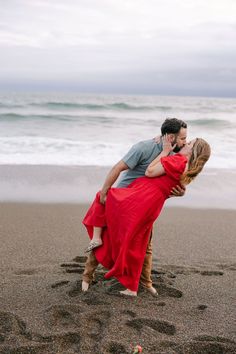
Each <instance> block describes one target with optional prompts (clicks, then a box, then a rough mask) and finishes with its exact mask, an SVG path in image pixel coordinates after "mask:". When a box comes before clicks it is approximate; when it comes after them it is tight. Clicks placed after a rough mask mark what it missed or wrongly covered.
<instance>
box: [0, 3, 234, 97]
mask: <svg viewBox="0 0 236 354" xmlns="http://www.w3.org/2000/svg"><path fill="white" fill-rule="evenodd" d="M0 89H1V90H4V89H7V90H8V89H22V90H31V89H38V90H43V89H47V90H57V89H58V90H64V91H65V90H78V91H80V92H111V93H131V94H132V93H134V94H135V93H140V94H172V95H175V94H176V95H201V96H205V95H206V96H230V97H236V1H235V0H7V1H6V0H0Z"/></svg>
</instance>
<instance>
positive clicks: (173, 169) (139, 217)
mask: <svg viewBox="0 0 236 354" xmlns="http://www.w3.org/2000/svg"><path fill="white" fill-rule="evenodd" d="M186 162H187V159H186V157H185V156H183V155H181V154H175V155H172V156H167V157H163V158H162V159H161V163H162V165H163V167H164V169H165V174H164V175H162V176H159V177H154V178H149V177H140V178H137V179H136V180H135V181H133V182H132V183H131V184H130V185H129V186H128V187H127V188H111V189H110V190H109V192H108V193H107V200H106V204H105V206H104V205H103V204H101V203H100V201H99V200H100V199H99V196H100V193H99V192H98V193H97V195H96V198H95V200H94V202H93V204H92V205H91V207H90V208H89V210H88V212H87V214H86V216H85V218H84V220H83V224H84V225H85V226H86V228H87V231H88V235H89V237H90V239H91V238H92V236H93V227H94V226H97V227H103V233H102V240H103V245H102V246H101V247H98V248H97V249H94V250H93V252H94V254H95V257H96V259H97V260H98V262H99V263H101V264H102V265H103V266H104V267H105V268H107V269H109V271H108V272H107V273H106V275H105V278H110V277H115V278H116V279H118V280H119V282H120V283H121V284H123V285H124V286H125V287H126V288H128V289H130V290H133V291H137V289H138V285H139V279H140V275H141V271H142V266H143V261H144V257H145V253H146V249H147V244H148V240H149V236H150V233H151V230H152V227H153V223H154V221H155V220H156V219H157V217H158V215H159V214H160V212H161V209H162V207H163V204H164V202H165V200H166V199H167V198H168V197H169V195H170V192H171V189H172V188H173V187H175V186H176V185H177V184H178V183H179V181H180V176H181V174H182V173H183V172H184V170H185V166H186Z"/></svg>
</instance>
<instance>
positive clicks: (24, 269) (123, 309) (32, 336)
mask: <svg viewBox="0 0 236 354" xmlns="http://www.w3.org/2000/svg"><path fill="white" fill-rule="evenodd" d="M86 209H87V206H86V205H83V204H63V203H60V204H30V203H28V204H27V203H2V204H0V231H1V232H0V241H1V248H0V267H1V273H0V287H1V292H0V304H1V305H0V306H1V307H0V353H4V354H15V353H17V354H25V353H27V354H28V353H33V354H44V353H45V354H49V353H50V354H54V353H55V354H56V353H58V354H67V353H68V354H71V353H83V354H84V353H101V354H106V353H122V354H125V353H132V348H133V347H134V346H135V345H137V344H139V345H141V346H142V348H143V353H153V354H154V353H168V354H172V353H182V354H193V353H194V354H200V353H201V354H202V353H235V352H236V338H235V332H236V331H235V329H236V328H235V280H236V276H235V270H236V263H235V259H236V257H235V230H236V211H235V210H220V209H218V210H217V209H190V208H189V209H184V208H171V207H169V208H166V209H165V210H164V211H163V213H162V215H161V217H160V218H159V219H158V221H157V223H156V225H155V232H154V240H153V254H154V259H153V273H152V276H153V282H154V286H155V287H156V288H157V290H158V293H159V295H158V296H157V297H153V296H151V295H150V294H149V293H147V292H146V291H145V290H143V289H140V291H139V294H138V297H137V298H126V297H122V296H121V295H119V289H121V286H120V285H119V284H118V283H117V282H116V281H115V280H110V281H104V279H103V274H104V271H105V270H104V269H102V268H99V269H98V271H97V277H96V282H94V284H93V285H92V286H91V288H90V290H89V291H88V292H87V293H86V294H84V293H82V292H81V274H82V271H83V267H84V262H85V257H84V253H83V250H84V248H85V246H86V245H87V242H88V240H87V236H86V233H85V230H84V228H83V226H82V225H81V219H82V217H83V215H84V213H85V211H86Z"/></svg>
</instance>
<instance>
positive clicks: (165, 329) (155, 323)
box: [126, 318, 176, 335]
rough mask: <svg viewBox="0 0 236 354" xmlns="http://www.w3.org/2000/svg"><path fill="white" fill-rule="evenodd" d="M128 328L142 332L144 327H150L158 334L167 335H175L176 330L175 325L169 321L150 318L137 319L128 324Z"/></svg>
mask: <svg viewBox="0 0 236 354" xmlns="http://www.w3.org/2000/svg"><path fill="white" fill-rule="evenodd" d="M126 324H127V326H129V327H132V328H135V329H137V330H138V331H141V329H142V328H143V327H144V326H147V327H150V328H152V329H154V330H155V331H157V332H160V333H165V334H167V335H174V334H175V333H176V328H175V326H174V325H173V324H171V323H169V322H167V321H159V320H152V319H149V318H135V319H133V320H130V321H127V322H126Z"/></svg>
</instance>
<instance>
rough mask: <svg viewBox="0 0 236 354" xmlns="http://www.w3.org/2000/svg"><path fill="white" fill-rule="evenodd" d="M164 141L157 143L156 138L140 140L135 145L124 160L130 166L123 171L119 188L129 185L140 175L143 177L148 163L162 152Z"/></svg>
mask: <svg viewBox="0 0 236 354" xmlns="http://www.w3.org/2000/svg"><path fill="white" fill-rule="evenodd" d="M161 151H162V142H160V143H159V144H157V143H156V142H155V140H154V139H149V140H145V141H140V142H139V143H137V144H135V145H133V146H132V147H131V149H130V150H129V151H128V152H127V154H126V155H125V156H124V157H123V158H122V161H124V163H125V164H126V165H127V166H128V167H129V169H128V170H127V171H125V172H123V174H122V176H121V179H120V180H119V182H118V184H117V188H123V187H127V186H128V185H129V184H130V183H131V182H133V181H134V180H135V179H136V178H138V177H143V176H144V175H145V171H146V169H147V167H148V165H149V164H150V163H151V162H152V161H153V160H154V159H155V158H156V157H157V156H158V155H159V154H160V153H161Z"/></svg>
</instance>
